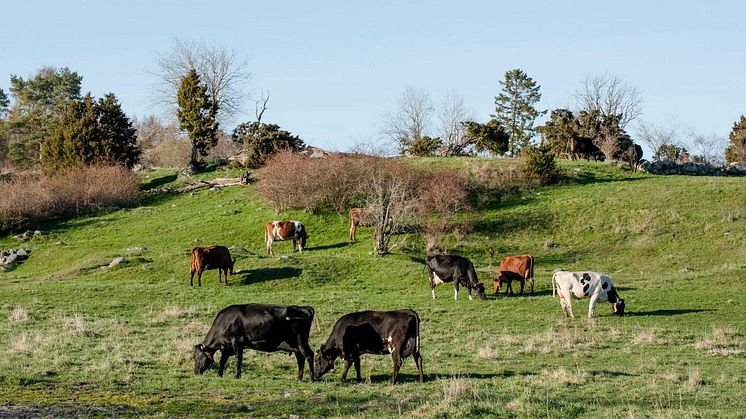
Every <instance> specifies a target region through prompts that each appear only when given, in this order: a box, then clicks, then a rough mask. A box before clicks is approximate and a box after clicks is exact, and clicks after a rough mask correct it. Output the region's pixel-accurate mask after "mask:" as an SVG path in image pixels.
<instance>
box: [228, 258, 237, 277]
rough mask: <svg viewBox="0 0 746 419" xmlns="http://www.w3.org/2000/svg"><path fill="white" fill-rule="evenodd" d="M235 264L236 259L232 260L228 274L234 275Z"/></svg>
mask: <svg viewBox="0 0 746 419" xmlns="http://www.w3.org/2000/svg"><path fill="white" fill-rule="evenodd" d="M229 259H230V258H229ZM235 263H236V258H233V259H230V264H229V265H228V273H229V274H231V275H233V265H234V264H235Z"/></svg>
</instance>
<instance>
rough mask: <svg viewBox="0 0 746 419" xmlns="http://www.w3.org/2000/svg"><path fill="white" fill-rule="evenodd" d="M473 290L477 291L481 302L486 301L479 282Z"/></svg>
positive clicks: (482, 286)
mask: <svg viewBox="0 0 746 419" xmlns="http://www.w3.org/2000/svg"><path fill="white" fill-rule="evenodd" d="M474 289H475V290H477V295H478V296H479V298H481V299H482V300H486V299H487V295H485V293H484V285H482V283H481V282H478V283H477V285H476V286H475V287H474Z"/></svg>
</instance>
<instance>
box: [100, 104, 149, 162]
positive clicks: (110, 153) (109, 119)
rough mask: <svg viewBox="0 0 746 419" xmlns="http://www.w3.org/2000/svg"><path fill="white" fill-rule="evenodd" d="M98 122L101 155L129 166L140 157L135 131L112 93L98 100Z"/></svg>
mask: <svg viewBox="0 0 746 419" xmlns="http://www.w3.org/2000/svg"><path fill="white" fill-rule="evenodd" d="M97 108H98V123H99V130H100V135H101V143H102V144H101V149H102V150H101V151H102V154H101V156H103V157H104V159H106V160H109V161H115V162H118V163H121V164H124V165H125V166H127V167H129V168H131V167H132V166H134V165H135V164H136V163H137V161H138V160H139V158H140V148H139V147H138V146H137V131H136V130H135V128H134V127H133V126H132V121H131V120H130V119H129V118H128V117H127V115H126V114H125V113H124V111H122V107H121V105H120V104H119V101H117V98H116V96H114V94H113V93H109V94H107V95H106V96H104V97H103V98H102V99H99V100H98V105H97Z"/></svg>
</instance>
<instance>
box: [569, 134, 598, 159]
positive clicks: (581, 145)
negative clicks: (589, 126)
mask: <svg viewBox="0 0 746 419" xmlns="http://www.w3.org/2000/svg"><path fill="white" fill-rule="evenodd" d="M567 146H568V149H569V150H570V158H571V159H572V160H577V159H578V158H580V157H584V158H585V159H586V160H590V159H591V158H592V159H593V160H599V161H603V160H604V158H605V157H604V153H603V152H602V151H601V149H600V148H598V146H597V145H596V144H595V143H594V142H593V138H589V137H581V136H578V135H574V136H572V137H570V140H569V141H568V142H567Z"/></svg>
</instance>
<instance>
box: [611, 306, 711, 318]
mask: <svg viewBox="0 0 746 419" xmlns="http://www.w3.org/2000/svg"><path fill="white" fill-rule="evenodd" d="M709 311H716V310H715V309H714V308H684V309H667V310H652V311H627V312H625V313H624V315H625V316H678V315H680V314H692V313H704V312H709Z"/></svg>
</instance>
